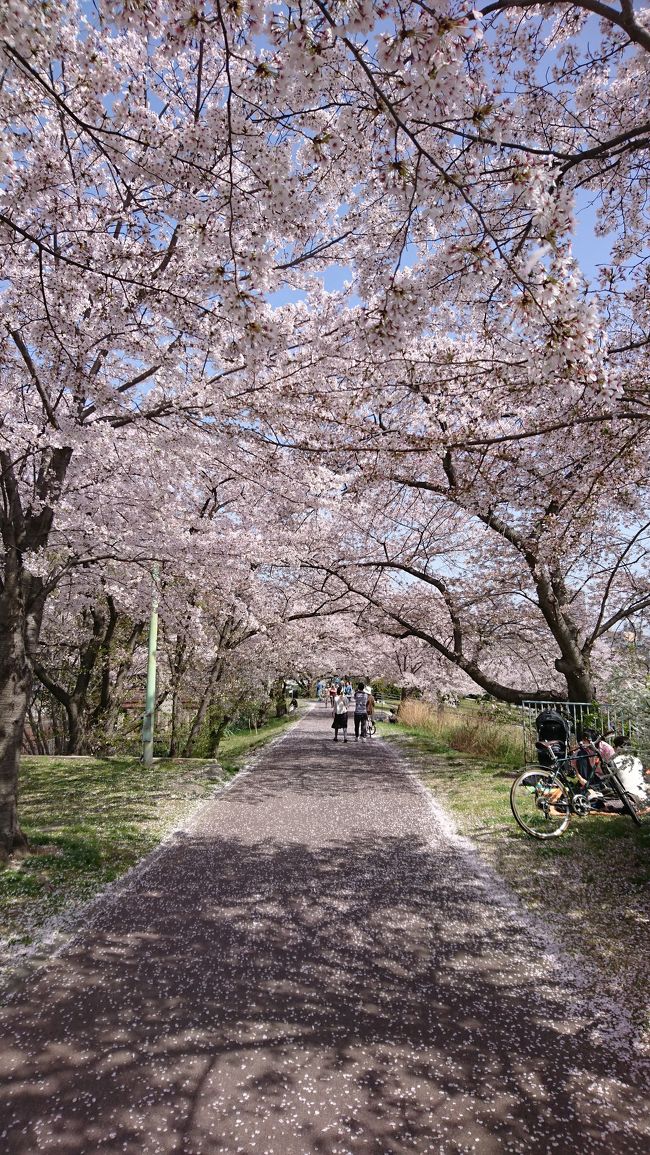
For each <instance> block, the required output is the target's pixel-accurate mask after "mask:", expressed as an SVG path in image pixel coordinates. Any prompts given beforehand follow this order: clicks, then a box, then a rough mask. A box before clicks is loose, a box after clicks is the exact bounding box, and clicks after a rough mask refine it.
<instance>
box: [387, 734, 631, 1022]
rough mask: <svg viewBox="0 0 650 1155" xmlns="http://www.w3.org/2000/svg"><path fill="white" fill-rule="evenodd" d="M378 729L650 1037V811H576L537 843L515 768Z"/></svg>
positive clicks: (418, 736)
mask: <svg viewBox="0 0 650 1155" xmlns="http://www.w3.org/2000/svg"><path fill="white" fill-rule="evenodd" d="M379 729H380V732H381V734H382V736H384V737H386V738H388V739H393V740H397V741H400V740H401V741H402V742H404V744H405V746H406V748H407V750H408V751H409V752H410V755H411V757H410V761H411V762H412V763H413V765H414V768H415V769H416V770H417V772H418V773H419V776H420V778H421V780H422V782H423V783H424V785H425V786H427V787H428V789H430V790H431V792H432V794H433V795H434V797H435V798H437V799H438V800H439V801H440V802H441V803H442V804H443V806H445V808H446V809H447V810H448V811H450V812H451V813H452V815H453V816H454V818H455V820H456V823H457V825H458V828H459V830H460V831H461V832H462V833H464V834H468V835H469V836H470V837H471V838H473V840H474V842H475V844H476V845H477V847H478V849H479V851H480V853H481V855H482V856H483V857H484V858H485V859H486V860H487V861H488V862H489V863H490V865H491V866H492V867H493V868H494V870H495V871H496V873H497V874H499V875H500V876H501V877H502V878H504V879H505V880H506V881H507V882H508V884H509V886H510V887H511V888H512V889H513V890H514V891H515V892H516V893H517V894H518V896H519V897H520V899H521V900H522V902H523V903H524V904H525V905H526V906H527V907H528V908H529V909H530V910H531V911H533V912H534V913H535V914H536V915H537V916H538V917H540V918H541V919H542V921H544V922H547V923H548V924H549V926H550V928H551V929H552V931H553V933H554V934H555V935H556V936H557V937H558V938H559V940H560V941H561V942H562V944H563V945H564V947H565V949H566V950H567V951H568V953H570V954H573V955H574V956H575V957H576V959H577V960H578V963H580V961H581V960H590V961H591V963H592V964H593V968H594V971H595V973H598V974H599V975H600V976H602V978H599V989H600V990H601V994H603V993H604V991H605V989H606V988H607V985H608V984H611V997H612V998H613V999H614V1000H615V1001H617V1002H620V1001H621V1000H622V1001H623V1002H624V1003H625V1004H626V1005H627V1008H628V1011H629V1014H630V1016H631V1018H632V1021H634V1022H635V1023H636V1025H637V1027H638V1028H639V1030H640V1032H641V1033H642V1034H644V1035H645V1039H646V1042H648V1043H649V1044H650V1021H649V1020H648V999H647V974H648V971H649V970H650V887H649V885H648V884H649V883H650V816H648V817H646V818H645V819H644V820H643V822H642V825H641V826H640V827H638V826H635V824H634V823H633V822H632V820H631V818H629V817H628V816H626V815H621V816H614V815H611V816H610V815H605V816H603V815H591V816H589V817H587V818H578V817H574V818H572V820H571V823H570V825H569V828H568V830H567V831H566V833H565V834H563V835H562V836H561V837H559V838H556V839H553V840H550V841H548V842H540V841H538V840H536V839H533V838H530V837H529V836H528V835H526V834H525V833H524V832H523V830H521V829H520V828H519V827H518V826H517V824H516V822H515V820H514V818H513V816H512V811H511V809H510V786H511V783H512V780H513V777H514V772H513V771H512V770H509V769H507V768H505V767H504V766H503V764H499V763H498V762H495V761H493V762H487V761H486V760H485V759H480V758H470V757H468V756H467V755H465V754H462V755H461V754H459V753H458V752H457V751H455V750H451V749H450V748H449V747H446V748H445V745H444V743H443V742H442V741H441V740H440V739H439V738H433V737H431V736H430V735H429V734H427V733H423V732H422V731H419V732H418V730H417V729H415V728H413V727H411V728H406V727H403V726H401V725H397V726H394V725H382V726H380V728H379ZM601 984H602V986H601Z"/></svg>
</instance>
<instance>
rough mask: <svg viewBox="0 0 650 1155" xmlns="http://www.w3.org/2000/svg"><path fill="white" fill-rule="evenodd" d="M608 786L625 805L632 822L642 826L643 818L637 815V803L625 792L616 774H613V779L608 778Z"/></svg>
mask: <svg viewBox="0 0 650 1155" xmlns="http://www.w3.org/2000/svg"><path fill="white" fill-rule="evenodd" d="M607 785H608V786H610V787H611V789H612V790H613V792H614V794H615V795H616V797H617V798H618V799H619V801H621V802H622V803H623V807H624V809H625V812H626V813H627V814H629V816H630V818H631V819H632V821H633V822H636V824H637V826H640V825H641V818H640V817H639V814H638V813H637V803H636V802H635V800H634V798H633V797H632V795H631V794H627V793H626V792H625V790H624V789H623V787H622V786H621V783H620V782H619V780H618V778H617V777H616V775H615V774H612V776H611V778H608V780H607Z"/></svg>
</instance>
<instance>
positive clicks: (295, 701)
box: [289, 690, 298, 714]
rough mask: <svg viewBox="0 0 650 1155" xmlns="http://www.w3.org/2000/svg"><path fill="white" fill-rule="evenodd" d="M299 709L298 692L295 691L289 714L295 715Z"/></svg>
mask: <svg viewBox="0 0 650 1155" xmlns="http://www.w3.org/2000/svg"><path fill="white" fill-rule="evenodd" d="M297 709H298V691H297V690H294V691H293V694H292V695H291V701H290V702H289V713H290V714H295V712H296V710H297Z"/></svg>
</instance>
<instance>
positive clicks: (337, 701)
mask: <svg viewBox="0 0 650 1155" xmlns="http://www.w3.org/2000/svg"><path fill="white" fill-rule="evenodd" d="M333 714H334V721H333V723H332V724H333V726H334V741H335V742H338V738H339V730H342V732H343V741H344V742H347V740H348V700H347V698H346V696H345V694H344V693H343V691H342V690H339V691H338V693H337V694H336V696H335V698H334V709H333Z"/></svg>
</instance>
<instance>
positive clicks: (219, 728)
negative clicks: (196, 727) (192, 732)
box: [210, 714, 231, 758]
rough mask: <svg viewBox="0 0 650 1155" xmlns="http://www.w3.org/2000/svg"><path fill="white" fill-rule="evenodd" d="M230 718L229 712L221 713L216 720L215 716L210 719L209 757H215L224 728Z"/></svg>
mask: <svg viewBox="0 0 650 1155" xmlns="http://www.w3.org/2000/svg"><path fill="white" fill-rule="evenodd" d="M230 720H231V715H230V714H222V715H221V716H220V717H219V721H218V722H217V718H216V717H212V718H211V719H210V757H211V758H216V756H217V753H218V750H219V746H220V745H221V739H222V738H223V733H224V730H225V729H226V726H227V725H228V723H229V722H230Z"/></svg>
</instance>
